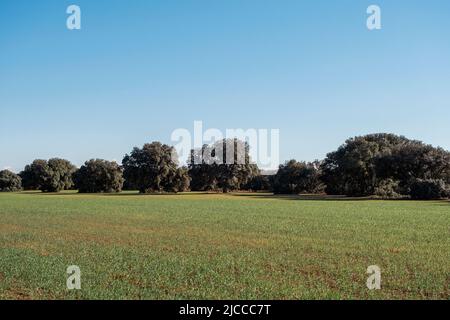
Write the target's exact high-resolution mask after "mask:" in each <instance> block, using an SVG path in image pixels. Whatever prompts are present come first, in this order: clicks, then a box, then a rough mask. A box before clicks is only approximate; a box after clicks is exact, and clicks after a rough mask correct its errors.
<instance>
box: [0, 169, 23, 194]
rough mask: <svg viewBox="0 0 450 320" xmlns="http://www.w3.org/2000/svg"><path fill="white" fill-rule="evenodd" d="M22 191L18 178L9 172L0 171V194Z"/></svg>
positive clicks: (20, 181) (20, 180)
mask: <svg viewBox="0 0 450 320" xmlns="http://www.w3.org/2000/svg"><path fill="white" fill-rule="evenodd" d="M21 189H22V179H21V178H20V176H18V175H17V174H15V173H14V172H11V171H9V170H3V171H0V192H15V191H20V190H21Z"/></svg>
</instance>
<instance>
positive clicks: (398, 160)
mask: <svg viewBox="0 0 450 320" xmlns="http://www.w3.org/2000/svg"><path fill="white" fill-rule="evenodd" d="M322 172H323V174H322V180H323V181H324V182H325V183H326V186H327V187H326V192H327V193H329V194H343V195H348V196H369V195H378V196H381V197H389V198H398V197H402V196H405V195H407V196H412V194H411V187H412V184H413V183H415V182H416V181H417V179H422V180H430V179H431V180H442V181H443V183H445V184H450V153H449V152H448V151H445V150H443V149H442V148H435V147H433V146H431V145H426V144H424V143H423V142H420V141H416V140H409V139H407V138H405V137H403V136H396V135H393V134H385V133H382V134H372V135H367V136H362V137H355V138H353V139H349V140H347V141H346V142H345V144H344V145H342V146H341V147H339V149H338V150H337V151H335V152H332V153H329V154H328V155H327V158H326V159H325V160H324V162H323V164H322Z"/></svg>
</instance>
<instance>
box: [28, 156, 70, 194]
mask: <svg viewBox="0 0 450 320" xmlns="http://www.w3.org/2000/svg"><path fill="white" fill-rule="evenodd" d="M75 170H76V167H75V166H74V165H72V164H71V163H70V162H69V161H68V160H64V159H59V158H53V159H50V160H48V161H46V160H34V161H33V163H31V164H30V165H27V166H26V167H25V169H24V171H22V172H21V173H20V176H21V178H22V182H23V186H24V188H25V189H31V190H41V191H43V192H59V191H61V190H68V189H70V188H72V187H73V180H72V175H73V173H74V172H75Z"/></svg>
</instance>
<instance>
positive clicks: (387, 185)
mask: <svg viewBox="0 0 450 320" xmlns="http://www.w3.org/2000/svg"><path fill="white" fill-rule="evenodd" d="M374 194H375V196H377V197H379V198H381V199H401V198H403V197H404V196H403V195H402V194H401V191H400V187H399V181H395V180H392V179H386V180H381V181H380V182H379V183H378V185H377V186H376V187H375V193H374Z"/></svg>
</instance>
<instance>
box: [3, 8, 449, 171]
mask: <svg viewBox="0 0 450 320" xmlns="http://www.w3.org/2000/svg"><path fill="white" fill-rule="evenodd" d="M70 4H76V5H79V6H80V7H81V11H82V29H81V30H74V31H70V30H68V29H67V28H66V19H67V17H68V15H67V14H66V8H67V6H69V5H70ZM371 4H377V5H379V6H380V7H381V10H382V30H379V31H369V30H368V29H367V28H366V18H367V14H366V9H367V7H368V6H369V5H371ZM194 120H202V121H203V124H204V127H206V128H219V129H221V130H225V129H226V128H244V129H246V128H267V129H271V128H276V129H280V154H281V159H282V160H287V159H290V158H296V159H298V160H314V159H320V158H323V157H324V156H325V155H326V153H327V152H329V151H332V150H335V149H336V148H337V147H338V146H339V145H340V144H342V143H343V142H344V140H345V139H346V138H348V137H352V136H355V135H361V134H367V133H373V132H393V133H398V134H403V135H406V136H408V137H411V138H414V139H420V140H423V141H425V142H428V143H431V144H433V145H439V146H442V147H444V148H446V149H450V125H449V123H450V121H449V120H450V2H449V1H447V0H441V1H438V0H431V1H425V0H422V1H414V0H412V1H397V0H396V1H394V0H390V1H379V0H371V1H365V0H360V1H355V0H342V1H328V0H320V1H312V0H311V1H300V0H292V1H291V0H270V1H268V0H195V1H194V0H158V1H156V0H145V1H144V0H142V1H138V0H133V1H125V0H122V1H118V0H101V1H100V0H95V1H93V0H89V1H87V0H72V1H62V0H61V1H57V0H54V1H25V0H18V1H16V0H14V1H13V0H3V1H1V2H0V150H1V153H0V169H2V168H4V167H11V168H13V169H14V170H15V171H19V170H21V169H22V168H23V166H24V165H25V164H27V163H29V162H31V161H32V160H33V159H35V158H44V159H46V158H50V157H55V156H57V157H62V158H67V159H69V160H71V161H72V162H73V163H75V164H77V165H80V164H82V163H83V162H84V161H85V160H88V159H90V158H94V157H98V158H104V159H109V160H111V159H117V160H118V161H121V159H122V157H123V155H124V154H125V153H127V152H129V151H130V150H131V149H132V147H133V146H141V145H142V144H143V143H145V142H150V141H153V140H160V141H162V142H166V143H171V141H170V135H171V133H172V131H173V130H174V129H177V128H187V129H190V130H192V129H193V122H194Z"/></svg>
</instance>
